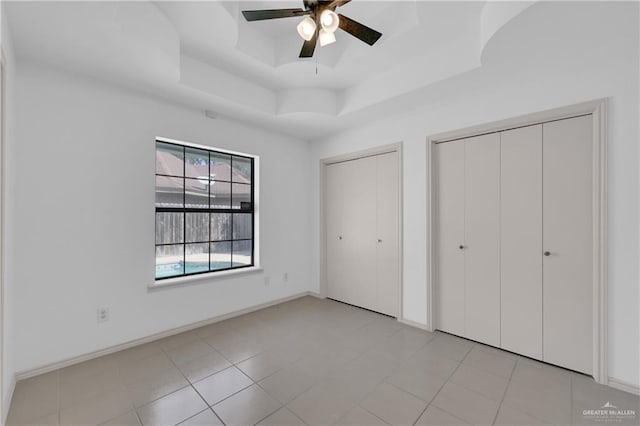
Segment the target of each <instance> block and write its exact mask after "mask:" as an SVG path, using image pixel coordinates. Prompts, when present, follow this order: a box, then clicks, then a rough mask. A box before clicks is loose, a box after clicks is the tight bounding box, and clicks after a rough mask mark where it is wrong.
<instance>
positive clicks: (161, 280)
mask: <svg viewBox="0 0 640 426" xmlns="http://www.w3.org/2000/svg"><path fill="white" fill-rule="evenodd" d="M159 144H164V145H173V146H174V147H177V148H180V149H181V150H182V161H183V164H182V176H174V175H168V174H164V173H158V168H157V164H156V166H155V173H154V179H157V178H158V176H163V177H170V178H177V179H181V180H182V207H166V206H165V207H162V206H158V205H157V200H156V199H155V197H154V229H155V232H154V234H155V233H157V226H158V224H157V217H158V213H181V214H182V215H183V216H182V227H183V229H182V238H181V241H180V242H169V243H164V242H160V243H158V241H157V235H154V252H156V253H155V255H154V264H155V265H156V266H155V268H154V280H153V284H152V285H151V286H150V287H154V286H164V285H169V284H174V283H176V284H177V283H181V282H185V281H191V280H193V279H202V278H214V277H223V276H228V275H231V274H236V273H241V272H251V271H256V270H260V267H259V261H258V253H259V249H258V203H257V199H258V197H257V194H258V192H257V191H258V163H259V157H258V156H257V155H252V154H246V153H241V152H236V151H230V150H225V149H220V148H215V147H211V146H207V145H199V144H193V143H189V142H184V141H179V140H173V139H167V138H162V137H156V138H155V141H154V157H156V156H157V152H158V146H159ZM189 148H192V149H197V150H202V151H206V152H207V154H208V156H209V161H208V164H209V168H210V167H211V157H212V155H215V154H220V155H223V156H228V157H229V169H230V170H229V173H230V175H229V177H228V179H227V180H222V179H220V180H219V181H220V182H224V183H227V184H228V185H229V187H230V192H229V203H228V206H226V207H213V206H211V195H212V192H211V187H212V186H213V185H212V184H208V185H207V186H208V200H209V206H208V207H204V208H203V207H193V206H191V207H187V203H186V202H187V192H188V188H187V180H188V179H194V180H195V179H198V178H196V177H191V176H187V170H186V168H187V163H186V161H187V153H188V150H189ZM234 157H236V158H242V159H244V160H249V161H250V165H251V179H250V182H249V183H248V185H250V187H251V191H250V203H251V205H250V208H248V209H243V208H233V186H234V184H245V183H243V182H234V177H233V159H234ZM156 158H157V157H156ZM209 179H210V180H211V182H215V181H216V180H215V179H211V168H210V169H209ZM245 185H246V184H245ZM156 192H157V183H156V184H155V191H154V194H155V193H156ZM189 213H204V214H207V215H208V216H209V218H208V224H209V229H208V241H202V242H200V241H193V242H192V241H188V239H187V214H189ZM212 214H228V215H230V223H231V225H230V230H229V232H230V235H229V236H228V239H225V240H215V241H214V240H212V227H211V220H212V216H211V215H212ZM236 214H250V215H251V216H250V217H251V226H250V229H251V236H250V238H234V230H233V220H234V215H236ZM241 241H249V242H250V243H251V257H250V262H249V263H248V264H242V265H237V266H234V261H233V247H234V243H235V242H241ZM214 243H227V244H229V246H230V250H229V255H230V260H229V267H225V268H220V269H214V270H211V269H208V270H204V271H196V272H187V271H186V259H187V256H188V254H187V247H188V245H190V244H208V258H209V268H211V255H212V251H211V245H212V244H214ZM162 246H182V264H183V270H182V273H180V274H176V275H169V276H161V277H158V276H157V275H156V274H157V260H156V259H157V248H158V247H162Z"/></svg>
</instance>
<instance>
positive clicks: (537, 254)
mask: <svg viewBox="0 0 640 426" xmlns="http://www.w3.org/2000/svg"><path fill="white" fill-rule="evenodd" d="M500 146H501V155H500V157H501V158H500V174H501V197H500V211H501V212H500V214H501V230H500V264H501V268H500V282H501V292H500V298H501V301H500V306H501V319H500V324H501V326H500V328H501V340H502V345H501V346H502V347H503V348H504V349H507V350H509V351H512V352H516V353H519V354H522V355H526V356H529V357H531V358H536V359H542V125H537V126H529V127H523V128H520V129H515V130H508V131H505V132H502V134H501V141H500Z"/></svg>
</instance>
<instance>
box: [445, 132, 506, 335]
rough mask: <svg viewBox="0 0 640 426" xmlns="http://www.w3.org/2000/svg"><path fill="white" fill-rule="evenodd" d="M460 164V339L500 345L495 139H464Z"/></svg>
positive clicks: (495, 136) (497, 155) (497, 153)
mask: <svg viewBox="0 0 640 426" xmlns="http://www.w3.org/2000/svg"><path fill="white" fill-rule="evenodd" d="M464 163H465V173H464V176H465V178H464V188H465V189H464V194H465V197H464V212H465V218H464V234H465V242H464V250H463V251H464V253H465V254H464V271H465V272H464V276H465V336H466V337H468V338H470V339H473V340H477V341H480V342H483V343H488V344H489V345H493V346H500V134H498V133H492V134H489V135H482V136H476V137H473V138H469V139H466V140H465V161H464ZM445 214H446V212H445Z"/></svg>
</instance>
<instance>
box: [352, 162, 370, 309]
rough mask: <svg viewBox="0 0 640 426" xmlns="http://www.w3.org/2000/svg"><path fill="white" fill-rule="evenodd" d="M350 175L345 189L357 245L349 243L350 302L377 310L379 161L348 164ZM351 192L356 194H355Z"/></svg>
mask: <svg viewBox="0 0 640 426" xmlns="http://www.w3.org/2000/svg"><path fill="white" fill-rule="evenodd" d="M347 164H349V168H348V170H349V173H348V174H347V177H346V179H347V181H349V182H348V183H347V182H345V183H346V185H345V188H348V189H349V190H350V192H348V195H347V199H348V200H347V204H346V207H347V208H346V212H345V215H346V217H348V218H349V227H350V228H351V229H352V230H353V233H354V234H353V239H354V244H353V245H352V244H349V245H348V246H347V247H348V248H349V255H348V258H349V259H353V264H352V265H350V266H349V270H350V272H351V274H350V276H351V278H350V282H352V283H353V286H352V290H353V292H350V293H349V296H350V301H348V302H349V303H352V304H354V305H356V306H362V307H363V308H367V309H373V310H375V309H376V308H377V301H378V289H377V280H376V242H375V235H376V159H375V157H368V158H361V159H358V160H354V161H349V162H347ZM351 190H352V191H353V192H351Z"/></svg>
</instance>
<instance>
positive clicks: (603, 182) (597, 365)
mask: <svg viewBox="0 0 640 426" xmlns="http://www.w3.org/2000/svg"><path fill="white" fill-rule="evenodd" d="M608 102H609V101H608V99H607V98H603V99H595V100H592V101H588V102H583V103H579V104H575V105H569V106H565V107H561V108H555V109H551V110H546V111H542V112H537V113H533V114H527V115H522V116H518V117H513V118H509V119H506V120H501V121H496V122H493V123H487V124H481V125H477V126H472V127H467V128H464V129H460V130H454V131H450V132H444V133H438V134H435V135H430V136H428V137H427V165H428V167H429V169H428V171H427V185H426V189H427V236H426V237H427V242H428V244H427V259H426V261H427V309H428V311H427V329H428V330H429V331H434V330H436V329H437V326H438V324H437V310H438V306H437V297H436V296H437V291H438V289H437V284H436V283H437V276H438V271H437V267H436V265H437V253H436V251H435V247H436V245H435V241H434V238H435V237H434V238H431V236H433V235H434V232H433V231H434V230H435V224H436V221H437V217H436V213H435V212H436V209H435V206H436V205H437V202H438V200H437V197H436V191H435V188H436V185H437V182H436V173H435V167H437V165H436V164H435V156H434V148H435V146H436V145H437V144H438V143H441V142H450V141H453V140H456V139H463V138H468V137H471V136H478V135H482V134H486V133H494V132H501V131H505V130H510V129H514V128H518V127H525V126H531V125H536V124H543V123H546V122H549V121H555V120H562V119H567V118H572V117H576V116H580V115H587V114H592V115H593V141H592V148H593V169H592V170H593V179H592V186H593V205H592V213H593V223H592V226H593V324H592V329H593V377H594V379H595V380H596V382H598V383H601V384H604V385H608V384H609V376H608V362H607V358H608V346H607V338H608V330H607V320H608V318H607V287H608V283H607V137H608V129H607V107H608Z"/></svg>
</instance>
